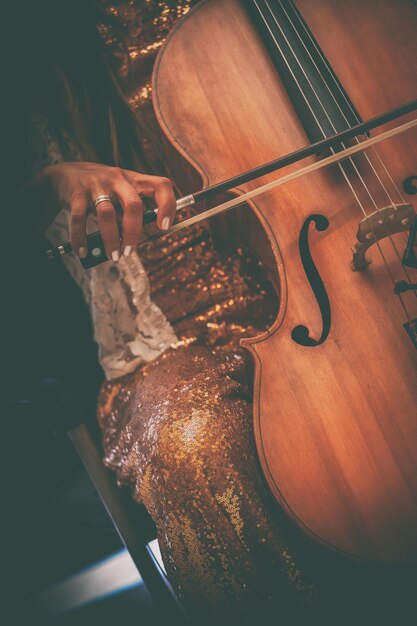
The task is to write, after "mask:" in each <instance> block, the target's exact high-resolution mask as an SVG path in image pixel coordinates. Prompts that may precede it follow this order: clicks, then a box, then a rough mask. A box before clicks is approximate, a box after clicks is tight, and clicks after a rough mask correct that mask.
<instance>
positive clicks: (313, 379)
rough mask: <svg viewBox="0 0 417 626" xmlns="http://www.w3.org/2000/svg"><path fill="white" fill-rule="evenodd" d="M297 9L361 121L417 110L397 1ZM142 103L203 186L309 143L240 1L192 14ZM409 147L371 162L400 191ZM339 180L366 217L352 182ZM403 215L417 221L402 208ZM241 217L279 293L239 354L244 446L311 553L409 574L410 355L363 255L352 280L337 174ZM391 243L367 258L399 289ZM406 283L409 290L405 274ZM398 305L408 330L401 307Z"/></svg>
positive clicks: (388, 294)
mask: <svg viewBox="0 0 417 626" xmlns="http://www.w3.org/2000/svg"><path fill="white" fill-rule="evenodd" d="M298 6H299V8H300V10H301V11H302V13H303V15H305V19H306V20H307V22H308V23H309V25H310V27H311V29H312V31H313V32H314V35H315V36H316V38H317V40H318V41H319V43H320V45H321V46H322V47H323V49H324V51H325V53H326V54H327V55H328V58H329V60H330V62H331V64H332V65H333V67H334V69H335V70H336V73H337V74H338V76H339V78H340V79H341V81H342V83H343V85H344V87H345V89H346V90H347V92H348V93H349V95H350V97H351V99H352V101H353V102H354V104H355V106H356V107H357V109H358V111H359V113H360V114H361V116H362V117H363V118H364V119H366V118H368V117H371V116H372V115H376V114H378V113H382V112H383V111H385V110H388V109H390V108H392V107H394V106H396V105H398V104H401V103H402V102H405V101H407V100H411V99H413V98H416V97H417V64H416V63H415V59H416V58H417V37H416V33H417V8H416V6H415V4H413V3H412V2H411V0H401V1H399V2H398V1H395V0H366V1H363V0H361V1H360V0H344V2H334V0H299V2H298ZM154 102H155V109H156V113H157V116H158V119H159V122H160V124H161V127H162V129H163V131H164V133H165V134H166V136H167V137H168V139H169V140H170V141H171V142H172V144H173V145H174V146H175V148H176V149H177V150H178V151H179V153H180V154H181V155H182V156H184V157H185V158H187V160H188V161H189V162H190V163H191V164H192V165H193V166H194V167H195V168H196V169H197V171H198V172H199V174H200V175H201V177H202V180H203V183H204V184H205V185H207V184H213V183H215V182H218V181H221V180H224V179H225V178H228V177H230V176H232V175H234V174H238V173H240V172H242V171H245V170H248V169H250V168H252V167H255V166H257V165H260V164H261V163H264V162H266V161H268V160H271V159H273V158H276V157H278V156H280V155H284V154H287V153H288V152H291V151H293V150H295V149H297V148H301V147H302V146H304V145H306V144H307V143H308V141H307V137H306V135H305V133H304V131H303V129H302V126H301V124H300V122H299V120H297V118H296V116H295V114H294V112H293V108H292V106H291V103H290V101H289V99H288V97H287V95H286V92H285V90H284V88H283V85H282V83H281V81H280V79H279V76H277V73H276V71H275V69H274V67H273V66H272V63H271V62H270V60H269V58H268V56H267V54H266V52H265V49H264V46H263V44H262V41H260V39H259V37H258V35H257V33H256V31H255V30H254V27H253V26H252V24H251V23H250V20H249V18H248V17H247V15H246V13H245V11H244V10H243V8H242V6H241V4H240V3H239V1H238V0H206V1H203V2H201V3H200V4H199V5H198V6H197V7H196V8H195V9H194V10H193V11H192V12H190V14H188V15H187V16H186V17H185V18H184V19H183V20H182V21H181V22H180V23H179V24H178V26H177V28H176V29H175V30H174V31H173V32H172V34H171V36H170V37H169V39H168V41H167V43H166V45H165V46H164V48H163V50H162V51H161V53H160V55H159V58H158V62H157V64H156V68H155V74H154ZM416 145H417V133H416V132H413V133H410V135H409V136H407V137H405V136H403V137H399V138H396V139H395V140H390V141H389V142H387V143H386V144H382V145H381V146H380V148H378V153H379V154H380V155H381V156H382V157H383V159H384V161H385V162H386V164H387V166H388V167H389V170H390V172H392V176H393V178H394V180H395V181H396V182H397V183H398V185H401V182H402V180H403V179H404V178H405V177H406V176H409V175H412V174H416V173H417V155H416V148H415V147H416ZM369 156H370V159H371V160H372V163H373V164H374V166H375V168H376V169H377V171H378V173H379V175H380V176H381V179H382V180H383V182H384V185H385V187H386V190H385V189H384V188H383V187H382V186H381V184H380V182H379V181H378V178H377V177H376V176H375V173H374V172H373V170H372V168H371V167H370V165H369V163H368V162H367V161H366V159H365V158H364V157H361V158H360V159H357V160H356V163H357V164H358V167H359V169H360V171H361V173H362V174H363V177H364V180H365V181H366V184H367V186H368V188H369V190H370V192H371V195H372V197H373V198H374V199H375V202H376V203H377V206H379V207H382V206H386V205H387V204H389V202H390V200H389V198H387V193H386V191H388V195H389V196H392V197H393V198H394V202H399V198H398V195H397V196H395V188H394V187H393V185H392V183H391V182H390V180H389V178H388V177H387V174H386V172H385V170H384V169H383V168H382V166H381V164H380V162H379V160H378V158H377V157H376V155H375V154H374V153H373V152H371V153H370V155H369ZM293 167H294V166H293ZM346 171H347V172H348V174H349V177H351V179H352V180H353V181H354V182H353V184H354V188H355V190H356V192H357V194H358V196H359V198H360V200H361V201H362V202H363V204H364V206H365V208H366V210H367V211H368V212H372V211H373V210H374V207H373V204H372V200H371V198H370V197H369V195H368V192H367V191H366V189H364V188H363V186H362V184H361V182H360V181H359V180H358V177H357V175H356V172H355V171H354V170H353V169H352V167H350V166H347V170H346ZM270 179H271V178H270V177H269V178H264V179H262V181H261V182H264V181H266V180H270ZM256 184H257V183H251V184H249V185H248V186H246V187H245V190H246V189H249V188H253V186H254V185H256ZM236 192H237V193H238V192H239V190H236ZM407 201H408V202H410V201H411V202H414V207H415V208H416V209H417V206H416V203H415V197H409V198H407ZM252 208H253V210H254V211H255V213H256V215H257V217H258V219H259V220H260V222H261V223H262V225H263V227H264V229H265V232H266V233H267V235H268V238H269V243H270V250H272V252H273V255H274V258H275V263H276V267H277V272H278V276H279V281H280V292H281V304H280V309H279V311H278V314H277V319H276V321H275V323H274V325H273V327H272V328H271V329H269V331H268V332H266V333H264V334H263V335H262V336H261V337H257V338H251V339H248V340H245V341H244V345H245V346H246V347H247V348H248V349H249V350H250V352H251V353H252V355H253V358H254V362H255V381H254V398H255V400H254V428H255V437H256V442H257V447H258V453H259V457H260V461H261V464H262V467H263V470H264V473H265V476H266V478H267V480H268V483H269V485H270V488H271V490H272V492H273V493H274V495H275V496H276V498H277V499H278V501H279V502H280V503H281V504H282V506H284V508H285V509H286V511H287V512H288V513H289V514H290V515H291V517H292V518H293V519H294V520H296V521H297V523H298V524H299V525H300V526H301V527H302V528H303V529H304V530H305V531H306V532H308V533H309V534H310V535H311V536H313V537H316V538H317V539H318V540H320V541H321V542H323V543H325V544H327V545H329V546H331V547H333V548H336V549H338V550H341V551H344V552H346V553H348V554H350V555H354V556H357V557H360V558H365V559H369V560H376V561H382V562H388V563H404V562H412V563H416V562H417V381H416V372H417V351H416V350H415V348H414V347H413V346H412V344H411V341H410V339H409V338H408V336H407V335H406V333H405V331H404V329H403V326H402V325H403V323H405V322H406V321H407V317H406V314H405V312H404V310H403V308H402V306H401V304H400V302H399V300H398V298H397V297H396V296H395V295H394V294H393V285H392V283H391V282H390V276H389V273H388V271H387V266H386V265H385V262H384V260H383V258H382V256H381V254H380V252H379V251H378V249H377V248H376V247H375V246H374V247H373V248H372V249H371V256H372V261H373V262H372V264H371V265H370V266H368V268H367V269H366V270H364V271H361V272H353V271H352V270H351V267H350V261H351V247H352V246H353V244H354V243H355V241H356V231H357V227H358V223H359V221H360V220H361V219H362V218H363V214H362V212H361V210H360V208H359V207H358V205H357V203H356V201H355V198H354V197H353V195H352V193H351V191H350V189H349V187H348V186H347V184H346V182H345V180H344V178H343V176H342V175H341V174H340V172H339V171H338V169H337V168H336V169H333V170H331V171H328V172H321V173H317V174H314V175H311V176H309V177H306V178H304V179H301V180H298V181H296V182H294V183H291V184H289V185H287V186H286V187H285V188H280V189H279V190H276V191H274V192H273V193H270V194H268V195H267V196H265V197H261V198H259V199H258V200H257V202H256V204H254V205H253V207H252ZM312 213H321V214H323V215H325V216H327V218H328V219H329V221H330V227H329V228H328V230H326V231H324V232H321V233H317V232H314V229H313V230H312V232H311V235H310V240H311V250H312V254H313V257H314V259H315V262H316V264H317V267H318V270H319V272H320V275H321V276H322V278H323V281H324V284H325V286H326V289H327V292H328V295H329V299H330V303H331V309H332V326H331V330H330V335H329V337H328V339H327V340H326V341H325V342H324V343H323V344H322V345H320V346H318V347H316V348H306V347H302V346H300V345H298V344H296V343H295V342H294V341H293V340H292V338H291V331H292V329H293V328H294V327H295V326H297V325H299V324H305V325H306V326H307V327H308V328H309V329H310V331H311V334H312V335H313V336H314V337H318V336H319V335H320V332H321V317H320V314H319V310H318V306H317V303H316V300H315V298H314V296H313V294H312V291H311V288H310V286H309V284H308V282H307V280H306V277H305V273H304V270H303V267H302V265H301V262H300V256H299V249H298V236H299V232H300V229H301V227H302V225H303V223H304V220H305V219H306V217H307V216H309V215H311V214H312ZM241 219H242V217H241ZM393 242H394V243H395V245H396V247H397V248H398V250H399V251H401V252H402V251H403V249H404V246H405V239H404V235H403V234H398V235H395V236H394V237H393V239H392V240H390V239H389V238H387V239H386V240H384V241H383V242H381V250H382V253H383V254H384V257H385V261H386V264H387V265H388V270H389V272H391V273H392V276H393V277H394V279H395V280H399V279H402V278H404V276H403V271H402V267H401V263H400V261H399V258H398V253H397V252H396V250H395V249H394V246H393ZM264 247H265V246H264ZM258 249H259V246H258ZM410 278H411V279H412V281H413V282H417V271H415V270H410ZM404 303H405V304H406V306H407V308H408V311H409V314H410V315H411V316H412V317H416V316H417V298H416V297H415V295H414V294H413V293H412V292H410V293H408V294H406V295H405V296H404Z"/></svg>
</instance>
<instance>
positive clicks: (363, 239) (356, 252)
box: [351, 204, 416, 271]
mask: <svg viewBox="0 0 417 626" xmlns="http://www.w3.org/2000/svg"><path fill="white" fill-rule="evenodd" d="M415 217H416V214H415V211H414V208H413V206H412V205H411V204H397V205H395V206H394V205H390V206H387V207H385V208H383V209H380V210H378V211H374V213H371V214H370V215H368V216H367V217H365V218H364V219H363V220H361V221H360V222H359V227H358V232H357V233H356V238H357V243H355V245H354V246H353V248H352V253H353V257H352V262H351V267H352V269H353V270H354V271H358V270H363V269H365V267H367V265H369V264H370V263H371V259H370V258H369V257H368V255H367V251H368V249H369V248H370V247H371V246H372V245H373V244H375V243H376V242H377V241H380V240H381V239H384V238H385V237H389V236H390V235H393V234H395V233H400V232H404V231H408V230H410V227H411V223H412V221H413V220H414V219H415Z"/></svg>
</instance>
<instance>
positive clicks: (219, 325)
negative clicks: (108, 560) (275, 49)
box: [98, 1, 319, 623]
mask: <svg viewBox="0 0 417 626" xmlns="http://www.w3.org/2000/svg"><path fill="white" fill-rule="evenodd" d="M190 4H193V3H189V2H184V1H178V2H174V1H171V2H161V3H149V2H146V3H141V4H140V3H133V2H129V3H125V2H118V3H114V4H113V5H111V4H110V5H109V7H110V8H109V10H110V11H111V12H112V13H113V14H117V15H118V16H119V17H121V19H122V21H123V22H124V23H125V26H126V27H127V29H128V32H129V33H130V39H129V41H128V50H129V55H130V58H131V60H133V62H134V63H139V67H140V68H141V71H140V73H139V74H137V75H138V76H140V77H141V81H140V83H138V84H137V85H136V87H135V88H134V89H133V91H132V96H131V103H132V105H133V106H135V107H138V108H141V112H142V115H145V117H146V118H147V121H148V122H150V123H151V124H152V119H151V116H149V104H150V97H151V90H150V86H149V83H150V77H149V74H148V75H147V74H146V71H143V69H144V68H145V67H148V70H149V64H148V65H146V63H147V60H149V59H153V58H154V56H155V53H156V52H157V50H158V49H159V47H160V45H161V43H162V41H163V39H164V37H165V36H166V34H167V33H168V31H169V30H170V28H171V27H172V25H173V23H174V22H175V21H176V19H178V18H179V17H181V15H183V14H184V13H185V12H186V11H187V10H188V8H189V6H190ZM110 39H111V37H110ZM138 42H140V43H139V44H138ZM184 217H185V214H183V215H182V216H181V218H184ZM181 218H180V219H181ZM140 256H141V261H142V263H143V265H144V267H145V269H146V272H147V275H148V277H149V284H150V287H151V298H152V301H153V302H155V303H156V305H157V306H158V307H160V309H161V311H162V312H163V314H164V315H165V316H166V318H167V319H168V320H169V322H170V323H171V326H172V328H173V330H174V332H175V334H176V337H177V340H176V342H175V343H174V344H173V345H172V347H171V348H170V349H168V350H166V351H165V352H164V353H163V354H162V355H161V356H159V357H158V358H157V359H156V360H154V361H152V362H150V363H147V364H145V365H144V366H142V367H140V368H138V369H137V370H136V371H135V372H134V373H133V374H129V375H128V376H125V377H124V378H121V379H120V380H118V381H110V382H107V383H105V384H104V386H103V388H102V391H101V394H100V398H99V408H98V419H99V423H100V426H101V428H102V432H103V447H104V454H105V456H104V461H105V464H106V465H107V466H108V467H110V468H112V469H113V470H115V472H116V474H117V478H118V481H119V483H120V484H121V485H128V486H130V487H131V489H132V494H133V498H134V499H135V500H136V501H137V502H142V503H143V504H144V505H145V506H146V508H147V509H148V511H149V512H150V514H151V516H152V517H153V519H154V521H155V523H156V526H157V531H158V539H159V543H160V547H161V552H162V555H163V559H164V563H165V566H166V568H167V571H168V574H169V578H170V581H171V583H172V584H173V586H174V589H175V590H176V592H177V593H178V595H179V597H180V598H181V600H182V602H183V604H184V606H185V608H186V610H187V612H188V614H189V615H191V616H194V617H196V618H197V616H198V620H199V622H201V620H202V618H203V616H205V617H206V618H207V621H208V622H209V623H213V621H214V620H216V622H217V623H219V622H221V623H223V621H224V622H226V621H227V622H230V621H236V622H239V623H242V622H243V621H246V618H248V619H253V617H256V616H258V615H261V614H262V616H263V617H265V616H266V615H272V616H273V621H274V622H275V620H276V619H282V618H284V615H285V611H286V610H287V609H288V610H289V612H290V613H291V614H294V613H293V612H294V610H295V607H298V609H299V610H300V611H307V613H308V615H310V612H311V611H312V612H313V613H315V611H316V609H317V607H318V604H319V602H318V594H317V591H316V588H315V587H314V586H313V585H312V584H310V583H309V582H308V581H307V580H306V579H305V578H304V576H303V574H302V573H301V571H300V569H299V568H298V566H297V563H296V560H295V558H294V556H293V553H292V550H291V549H290V541H289V540H288V538H287V533H286V529H285V525H284V524H283V523H282V522H283V521H284V520H283V519H282V518H281V519H280V516H279V515H276V514H272V513H271V512H270V504H271V503H270V500H269V498H270V496H269V494H268V492H267V488H266V486H265V483H264V479H263V476H262V472H261V470H260V467H259V462H258V458H257V454H256V450H255V444H254V436H253V417H252V398H251V389H252V380H251V377H250V368H248V362H249V361H248V355H247V353H245V351H244V350H243V349H242V348H241V347H240V346H239V339H240V338H241V337H248V336H254V335H256V334H258V333H259V331H261V330H263V329H264V328H266V327H267V326H269V325H270V324H271V323H272V321H273V319H274V316H275V313H276V310H277V306H278V303H277V300H276V296H275V294H274V291H273V289H272V287H271V284H270V283H269V281H268V280H267V278H266V276H265V273H264V271H263V269H262V267H261V266H260V265H259V263H258V262H257V261H256V260H255V259H254V258H253V257H252V256H251V255H250V254H248V253H247V252H244V251H243V250H239V249H238V250H237V251H235V252H234V253H230V254H227V255H223V256H222V255H221V254H219V253H217V252H215V251H214V250H213V246H212V244H211V239H210V236H209V232H208V228H207V225H198V226H194V227H193V228H192V229H189V230H188V231H184V232H183V233H177V234H176V235H172V236H170V237H166V238H164V239H162V240H160V241H158V242H156V243H153V244H151V245H150V246H148V247H147V248H145V249H144V250H142V252H141V255H140Z"/></svg>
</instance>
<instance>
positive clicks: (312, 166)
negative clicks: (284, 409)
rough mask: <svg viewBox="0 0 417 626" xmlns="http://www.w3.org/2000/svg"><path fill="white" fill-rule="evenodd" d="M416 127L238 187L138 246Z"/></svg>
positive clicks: (413, 122)
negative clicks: (219, 201)
mask: <svg viewBox="0 0 417 626" xmlns="http://www.w3.org/2000/svg"><path fill="white" fill-rule="evenodd" d="M415 127H417V118H416V119H414V120H411V121H410V122H406V123H405V124H402V125H401V126H396V127H395V128H392V129H391V130H387V131H385V132H384V133H381V134H380V135H376V136H375V137H370V138H368V139H365V141H363V142H362V143H359V144H355V145H354V146H350V147H349V148H346V150H345V151H344V152H343V153H340V152H339V153H337V152H336V153H335V154H332V155H331V156H328V157H324V158H322V159H321V160H319V161H313V163H310V164H309V165H306V166H305V167H303V168H301V169H298V170H296V171H294V172H291V173H289V174H285V175H284V176H282V177H281V178H278V179H276V180H272V181H270V182H268V183H265V184H263V185H261V186H259V187H255V189H252V190H251V191H244V190H243V189H239V188H238V191H241V192H242V193H241V194H239V195H237V196H235V197H233V198H232V199H231V200H227V201H226V202H223V203H222V204H218V205H216V206H214V207H212V208H211V209H206V210H205V211H203V212H202V213H197V215H194V216H193V217H189V218H187V219H185V220H182V222H177V223H175V224H173V225H172V226H171V227H170V228H169V229H168V230H167V231H159V232H157V233H153V234H152V235H147V236H146V237H145V238H144V239H142V240H141V241H139V244H138V246H142V245H146V244H147V243H149V242H151V241H155V240H157V239H160V238H161V237H165V236H166V235H168V234H171V233H174V232H177V231H179V230H182V229H184V228H188V227H190V226H192V225H193V224H197V223H198V222H201V221H203V220H206V219H209V218H211V217H214V216H215V215H220V214H221V213H224V212H225V211H228V210H230V209H233V208H234V207H237V206H239V205H241V204H242V203H244V202H248V201H249V200H252V199H253V198H257V197H258V196H260V195H263V194H265V193H267V192H268V191H271V190H272V189H276V188H277V187H279V186H282V185H285V184H287V183H289V182H290V181H294V180H296V179H298V178H300V177H301V176H306V175H307V174H310V173H312V172H316V171H318V170H321V169H323V168H326V167H328V166H329V165H332V164H334V163H337V162H338V161H340V160H342V159H345V158H347V157H346V155H348V156H350V155H352V154H357V153H359V152H361V151H363V150H366V149H367V148H368V147H369V146H373V145H375V144H377V143H380V142H381V141H385V140H386V139H389V138H390V137H394V136H396V135H398V134H400V133H403V132H405V131H406V130H409V129H410V128H415ZM365 144H366V145H365ZM364 146H365V147H364ZM401 304H402V303H401ZM403 308H404V305H403ZM404 312H405V314H406V315H408V314H407V311H406V309H405V308H404Z"/></svg>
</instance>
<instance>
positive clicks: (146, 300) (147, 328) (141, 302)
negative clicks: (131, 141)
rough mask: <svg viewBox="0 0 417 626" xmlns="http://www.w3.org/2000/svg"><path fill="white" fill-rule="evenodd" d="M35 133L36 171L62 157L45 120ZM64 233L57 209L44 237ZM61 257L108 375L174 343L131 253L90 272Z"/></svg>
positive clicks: (64, 214) (55, 238)
mask: <svg viewBox="0 0 417 626" xmlns="http://www.w3.org/2000/svg"><path fill="white" fill-rule="evenodd" d="M38 132H40V134H41V137H40V140H41V143H42V144H43V154H42V156H43V157H44V158H43V159H39V160H40V161H43V162H40V163H39V164H38V171H39V170H40V169H41V168H42V167H45V166H46V165H48V164H51V163H58V162H61V161H63V157H62V153H61V150H60V147H59V145H58V143H57V142H56V141H55V140H54V139H53V138H52V137H51V135H50V133H49V132H48V129H47V126H46V124H38ZM45 157H46V158H45ZM79 160H81V159H79ZM97 228H98V227H97V222H96V219H95V217H94V216H90V217H89V220H88V232H91V231H93V230H97ZM69 235H70V213H69V211H68V210H66V209H62V210H61V211H60V212H59V214H58V215H57V217H56V218H55V220H54V221H53V222H52V224H51V225H50V226H49V227H48V229H47V230H46V236H47V238H48V240H49V241H50V242H51V244H52V245H58V244H60V243H62V242H63V241H68V239H69ZM62 260H63V262H64V263H65V265H66V267H67V269H68V270H69V272H70V274H71V275H72V276H73V278H74V280H75V281H76V282H77V283H78V284H79V286H80V287H81V289H82V290H83V293H84V296H85V299H86V301H87V303H88V306H89V308H90V312H91V316H92V320H93V325H94V339H95V341H96V342H97V344H98V346H99V359H100V363H101V365H102V367H103V369H104V372H105V375H106V378H107V379H109V380H111V379H114V378H118V377H120V376H123V375H124V374H128V373H130V372H132V371H133V370H134V369H136V368H137V367H138V366H139V365H140V364H141V363H144V362H149V361H152V360H153V359H155V358H157V357H158V356H159V355H160V354H161V353H162V352H164V351H165V350H167V349H168V348H169V347H170V346H171V345H172V344H175V342H176V341H177V337H176V335H175V332H174V330H173V328H172V326H171V324H170V323H169V321H168V320H167V318H166V317H165V315H164V314H163V313H162V311H161V310H160V309H159V307H157V306H156V304H154V303H153V302H152V300H151V298H150V287H149V280H148V277H147V275H146V272H145V270H144V267H143V265H142V263H141V261H140V259H139V257H138V255H137V254H136V253H135V252H133V253H132V254H131V255H130V256H129V257H124V256H122V257H121V259H120V261H118V262H117V263H114V262H113V261H108V262H106V263H103V264H101V265H98V266H97V267H93V268H92V269H90V270H84V268H83V267H82V265H81V264H80V262H79V260H78V259H77V257H76V256H75V255H74V254H70V255H67V256H65V257H63V259H62Z"/></svg>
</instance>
